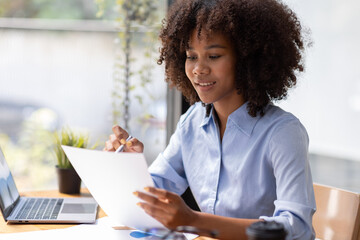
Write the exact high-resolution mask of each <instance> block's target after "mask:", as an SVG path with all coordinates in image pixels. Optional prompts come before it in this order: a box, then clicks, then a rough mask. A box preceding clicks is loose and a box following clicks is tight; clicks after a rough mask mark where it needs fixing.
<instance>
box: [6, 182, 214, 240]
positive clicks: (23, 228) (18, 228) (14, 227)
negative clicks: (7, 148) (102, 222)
mask: <svg viewBox="0 0 360 240" xmlns="http://www.w3.org/2000/svg"><path fill="white" fill-rule="evenodd" d="M21 196H24V197H27V196H29V197H80V196H81V197H91V195H90V193H89V191H88V190H87V189H81V193H80V194H76V195H74V194H72V195H69V194H63V193H59V191H58V190H50V191H37V192H24V193H22V194H21ZM105 216H106V214H105V212H104V211H103V210H102V209H101V208H100V207H99V210H98V215H97V218H101V217H105ZM0 218H1V219H0V233H17V232H30V231H38V230H49V229H61V228H68V227H72V226H76V225H74V224H15V223H14V224H10V223H6V222H5V220H4V218H3V216H2V214H1V211H0ZM196 239H197V240H211V239H212V238H207V237H198V238H196Z"/></svg>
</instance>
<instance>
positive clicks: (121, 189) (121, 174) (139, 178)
mask: <svg viewBox="0 0 360 240" xmlns="http://www.w3.org/2000/svg"><path fill="white" fill-rule="evenodd" d="M62 148H63V149H64V152H65V154H66V155H67V157H68V158H69V160H70V162H71V164H72V165H73V167H74V168H75V170H76V172H77V173H78V174H79V176H80V178H81V179H82V181H83V183H84V184H85V185H86V187H87V188H88V190H89V191H90V193H91V195H92V196H93V197H94V198H95V200H96V201H97V203H98V204H99V205H100V207H101V208H102V209H103V210H104V212H105V213H106V214H107V215H108V216H109V217H110V218H111V219H112V221H113V222H115V223H116V224H119V225H125V226H128V227H133V228H136V229H141V230H145V229H146V228H153V227H164V226H163V225H162V224H161V223H160V222H158V221H157V220H155V219H154V218H152V217H150V216H149V215H147V214H146V213H145V212H144V211H143V210H142V209H141V208H140V207H139V206H137V205H136V203H137V202H139V201H140V199H138V198H137V197H135V196H134V195H133V192H134V191H137V190H138V191H144V190H143V189H144V187H146V186H154V183H153V181H152V178H151V176H150V174H149V172H148V170H147V164H146V161H145V157H144V154H142V153H114V152H104V151H99V150H89V149H81V148H74V147H68V146H62Z"/></svg>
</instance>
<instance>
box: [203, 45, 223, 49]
mask: <svg viewBox="0 0 360 240" xmlns="http://www.w3.org/2000/svg"><path fill="white" fill-rule="evenodd" d="M212 48H226V47H225V46H223V45H221V44H212V45H210V46H206V48H205V49H212Z"/></svg>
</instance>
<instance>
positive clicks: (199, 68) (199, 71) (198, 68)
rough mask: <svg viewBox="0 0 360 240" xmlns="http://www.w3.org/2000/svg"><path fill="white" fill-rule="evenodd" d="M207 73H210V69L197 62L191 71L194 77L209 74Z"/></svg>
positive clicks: (201, 62)
mask: <svg viewBox="0 0 360 240" xmlns="http://www.w3.org/2000/svg"><path fill="white" fill-rule="evenodd" d="M209 73H210V68H209V66H208V65H207V64H206V63H204V62H203V61H198V62H197V63H196V64H195V67H194V69H193V74H194V75H203V74H209Z"/></svg>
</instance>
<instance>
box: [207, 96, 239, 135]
mask: <svg viewBox="0 0 360 240" xmlns="http://www.w3.org/2000/svg"><path fill="white" fill-rule="evenodd" d="M244 103H245V100H244V98H243V97H242V95H239V98H238V99H237V101H236V102H235V101H233V102H232V103H224V104H222V103H219V102H215V103H213V105H214V109H215V112H216V115H217V118H218V124H219V130H220V139H221V140H222V138H223V136H224V133H225V129H226V123H227V119H228V117H229V115H230V114H231V113H232V112H234V111H235V110H236V109H238V108H239V107H241V106H242V105H243V104H244Z"/></svg>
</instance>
